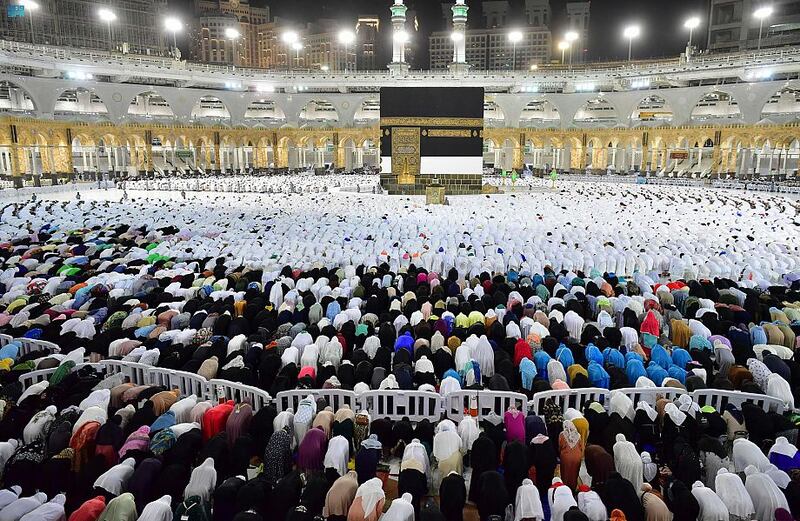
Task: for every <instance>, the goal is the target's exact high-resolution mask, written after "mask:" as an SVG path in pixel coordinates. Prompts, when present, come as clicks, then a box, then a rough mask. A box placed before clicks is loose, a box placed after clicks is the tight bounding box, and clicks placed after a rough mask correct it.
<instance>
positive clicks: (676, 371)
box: [667, 365, 686, 385]
mask: <svg viewBox="0 0 800 521" xmlns="http://www.w3.org/2000/svg"><path fill="white" fill-rule="evenodd" d="M667 373H668V374H669V376H670V378H674V379H676V380H678V381H679V382H680V383H682V384H684V385H686V371H684V370H683V369H681V368H680V367H678V366H677V365H671V366H669V370H668V371H667Z"/></svg>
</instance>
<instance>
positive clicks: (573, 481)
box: [558, 420, 584, 490]
mask: <svg viewBox="0 0 800 521" xmlns="http://www.w3.org/2000/svg"><path fill="white" fill-rule="evenodd" d="M558 447H559V461H560V466H559V469H560V471H561V480H562V481H563V482H564V484H565V485H566V486H568V487H569V488H571V489H572V490H576V489H577V488H578V473H579V471H580V468H581V462H582V461H583V447H584V445H583V440H582V439H581V435H580V433H579V432H578V429H576V428H575V424H574V423H572V421H570V420H564V430H562V431H561V434H559V435H558Z"/></svg>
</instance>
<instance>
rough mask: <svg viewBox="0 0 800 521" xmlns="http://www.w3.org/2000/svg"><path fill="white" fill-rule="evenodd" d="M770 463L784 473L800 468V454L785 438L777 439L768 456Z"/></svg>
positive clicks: (779, 437)
mask: <svg viewBox="0 0 800 521" xmlns="http://www.w3.org/2000/svg"><path fill="white" fill-rule="evenodd" d="M767 456H768V458H769V461H770V463H772V464H773V465H775V466H776V467H778V468H779V469H780V470H782V471H784V472H790V471H792V470H794V469H798V468H800V454H798V451H797V447H795V446H794V445H792V444H791V443H789V440H788V439H787V438H786V437H785V436H778V437H777V438H775V443H774V444H773V445H772V447H770V449H769V453H768V454H767Z"/></svg>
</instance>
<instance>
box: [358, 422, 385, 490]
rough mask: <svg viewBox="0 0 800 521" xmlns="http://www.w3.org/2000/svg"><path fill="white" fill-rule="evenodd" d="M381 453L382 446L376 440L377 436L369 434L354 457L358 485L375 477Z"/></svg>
mask: <svg viewBox="0 0 800 521" xmlns="http://www.w3.org/2000/svg"><path fill="white" fill-rule="evenodd" d="M382 452H383V444H382V443H381V442H380V441H379V440H378V435H377V434H370V435H369V437H367V438H366V439H365V440H363V441H362V442H361V447H360V448H359V449H358V452H356V457H355V468H356V472H357V474H358V482H359V485H360V484H362V483H364V482H365V481H367V480H368V479H372V478H374V477H375V473H376V471H377V470H378V463H380V459H381V454H382Z"/></svg>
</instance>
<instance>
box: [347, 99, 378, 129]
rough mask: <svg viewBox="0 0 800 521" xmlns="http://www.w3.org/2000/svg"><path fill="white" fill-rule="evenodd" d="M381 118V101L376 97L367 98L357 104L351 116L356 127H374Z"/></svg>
mask: <svg viewBox="0 0 800 521" xmlns="http://www.w3.org/2000/svg"><path fill="white" fill-rule="evenodd" d="M380 118H381V101H380V99H378V98H377V97H370V98H367V99H365V100H363V101H361V103H360V104H359V107H358V109H356V112H355V114H354V116H353V122H354V123H355V126H357V127H371V126H374V125H375V124H376V123H377V122H378V120H380Z"/></svg>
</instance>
